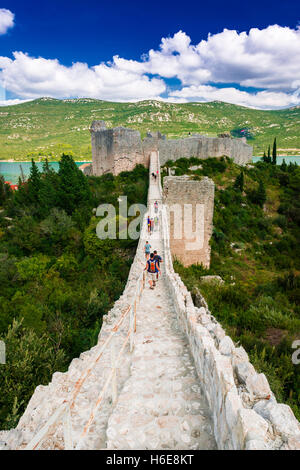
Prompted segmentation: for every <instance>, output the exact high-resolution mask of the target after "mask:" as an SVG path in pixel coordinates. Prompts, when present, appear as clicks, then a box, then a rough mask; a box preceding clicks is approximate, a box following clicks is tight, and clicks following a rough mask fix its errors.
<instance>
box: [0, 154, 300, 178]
mask: <svg viewBox="0 0 300 470" xmlns="http://www.w3.org/2000/svg"><path fill="white" fill-rule="evenodd" d="M261 159H262V157H253V159H252V161H253V162H254V163H255V162H258V161H260V160H261ZM283 159H285V162H286V163H287V164H289V163H290V162H292V163H295V162H296V163H297V164H298V165H299V164H300V156H299V157H292V156H286V157H277V164H278V165H281V163H282V161H283ZM83 163H90V162H87V161H85V162H76V165H78V166H80V165H82V164H83ZM20 165H21V166H22V169H23V173H24V176H25V178H27V177H28V176H29V173H30V167H31V162H1V161H0V174H1V175H3V176H4V179H5V181H10V182H11V183H13V184H16V183H18V179H19V176H20V175H21V169H20ZM49 165H50V166H51V167H52V168H53V169H54V170H55V171H57V170H58V168H59V164H58V162H49ZM37 166H38V168H39V169H40V170H42V168H43V163H42V162H38V163H37Z"/></svg>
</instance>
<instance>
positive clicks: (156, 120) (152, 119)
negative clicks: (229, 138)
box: [0, 98, 300, 160]
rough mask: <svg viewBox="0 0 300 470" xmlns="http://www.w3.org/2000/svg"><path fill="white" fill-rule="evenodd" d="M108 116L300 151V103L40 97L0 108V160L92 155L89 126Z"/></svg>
mask: <svg viewBox="0 0 300 470" xmlns="http://www.w3.org/2000/svg"><path fill="white" fill-rule="evenodd" d="M97 119H99V120H104V121H106V123H107V125H108V126H109V127H113V126H121V125H122V126H125V127H131V128H133V129H137V130H139V131H140V132H141V134H142V137H144V136H145V135H146V132H147V131H151V130H152V131H156V130H159V131H160V132H162V133H163V134H165V135H167V137H168V138H177V137H182V136H187V135H188V133H189V132H190V133H191V134H193V133H200V134H205V135H209V136H216V135H217V134H219V133H223V132H230V133H231V135H233V136H235V137H240V136H243V135H246V136H247V138H248V143H249V144H250V145H253V147H254V155H262V154H263V151H264V150H266V149H267V146H268V145H269V143H270V142H272V141H273V138H274V137H275V136H276V137H277V142H278V150H279V154H282V155H297V154H298V155H300V133H299V128H300V108H299V107H295V108H290V109H285V110H280V111H260V110H255V109H249V108H245V107H242V106H236V105H232V104H228V103H222V102H211V103H184V104H173V103H164V102H161V101H142V102H138V103H113V102H106V101H99V100H93V99H74V100H56V99H52V98H41V99H38V100H34V101H30V102H27V103H23V104H19V105H14V106H7V107H1V108H0V160H1V159H2V160H5V159H15V160H27V159H30V158H31V157H34V158H36V157H39V156H48V157H49V158H50V159H53V160H58V158H59V156H60V155H61V153H63V152H65V153H69V154H72V155H73V156H74V158H75V159H76V160H82V159H91V143H90V133H89V126H90V124H91V122H92V121H93V120H97Z"/></svg>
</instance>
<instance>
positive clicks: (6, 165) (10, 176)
mask: <svg viewBox="0 0 300 470" xmlns="http://www.w3.org/2000/svg"><path fill="white" fill-rule="evenodd" d="M75 163H76V165H78V166H80V165H82V164H83V163H90V162H87V161H85V162H75ZM20 165H21V166H22V170H23V173H24V176H25V178H27V177H28V176H29V173H30V167H31V162H1V161H0V174H1V175H3V176H4V179H5V181H10V182H11V183H13V184H16V183H18V179H19V176H20V175H21V168H20ZM37 166H38V168H39V170H42V169H43V163H42V162H37ZM49 166H51V168H53V169H54V170H55V171H58V168H59V163H58V162H49Z"/></svg>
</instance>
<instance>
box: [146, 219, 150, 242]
mask: <svg viewBox="0 0 300 470" xmlns="http://www.w3.org/2000/svg"><path fill="white" fill-rule="evenodd" d="M150 226H151V220H150V217H149V215H148V218H147V227H148V233H150ZM147 243H148V242H147Z"/></svg>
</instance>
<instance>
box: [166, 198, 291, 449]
mask: <svg viewBox="0 0 300 470" xmlns="http://www.w3.org/2000/svg"><path fill="white" fill-rule="evenodd" d="M161 217H162V219H163V225H164V231H165V233H164V246H165V253H164V255H165V260H164V261H165V266H166V280H167V284H168V288H169V291H170V294H171V296H172V298H173V300H174V306H175V309H176V312H177V316H178V320H179V322H180V324H181V327H182V329H183V330H184V332H185V333H186V335H187V338H188V341H189V344H190V349H191V354H192V355H193V358H194V361H195V366H196V369H197V373H198V375H199V378H200V381H201V383H202V389H203V392H204V394H205V396H206V399H207V401H208V404H209V406H210V410H211V412H212V417H213V423H214V434H215V439H216V442H217V445H218V448H219V449H247V450H255V449H257V450H259V449H270V450H271V449H281V450H294V449H297V450H299V449H300V424H299V422H298V421H297V419H296V418H295V416H294V414H293V412H292V410H291V408H290V407H289V406H288V405H284V404H280V403H277V401H276V399H275V397H274V394H273V393H272V391H271V389H270V386H269V384H268V381H267V379H266V377H265V375H264V374H258V373H257V372H256V371H255V369H254V367H253V366H252V364H251V363H250V362H249V358H248V355H247V353H246V351H245V350H244V348H243V347H241V346H240V347H236V346H235V345H234V343H233V342H232V340H231V338H230V337H229V336H227V335H226V332H225V331H224V329H223V328H222V326H221V325H220V324H219V323H218V322H217V320H216V319H215V318H214V317H213V316H212V315H211V313H210V311H209V309H208V306H207V303H206V301H205V299H204V298H203V297H202V296H201V295H200V294H199V297H198V301H199V305H201V307H196V306H195V305H194V303H193V300H192V296H191V293H190V292H189V291H188V290H187V288H186V286H185V285H184V283H183V282H182V280H181V278H180V276H179V275H178V274H177V273H175V271H174V269H173V262H172V256H171V252H170V248H169V238H168V232H167V230H168V227H167V210H166V207H165V206H164V207H163V208H162V214H161Z"/></svg>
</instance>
